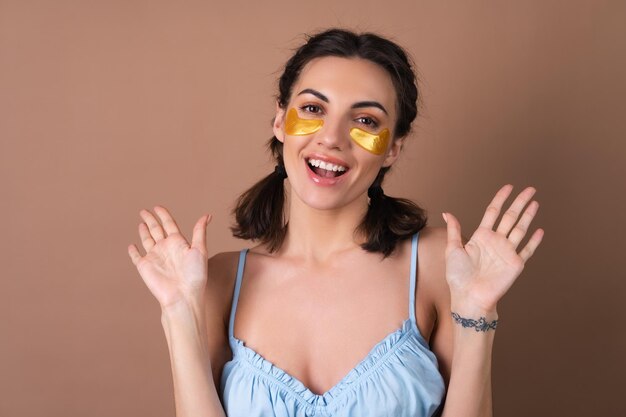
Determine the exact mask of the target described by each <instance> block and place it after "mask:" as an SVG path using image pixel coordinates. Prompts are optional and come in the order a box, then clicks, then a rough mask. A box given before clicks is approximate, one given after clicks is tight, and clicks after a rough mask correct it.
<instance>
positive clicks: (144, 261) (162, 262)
mask: <svg viewBox="0 0 626 417" xmlns="http://www.w3.org/2000/svg"><path fill="white" fill-rule="evenodd" d="M154 212H155V213H156V214H157V216H158V217H159V219H160V220H161V223H159V221H158V220H157V218H156V217H155V216H154V215H153V214H152V213H150V212H149V211H148V210H141V211H140V212H139V215H140V216H141V218H142V219H143V222H142V223H140V224H139V237H140V239H141V244H142V245H143V248H144V249H145V251H146V254H145V255H144V256H141V254H140V253H139V250H138V249H137V247H136V246H135V245H129V246H128V255H129V256H130V259H131V260H132V262H133V264H135V266H136V267H137V270H138V271H139V274H140V275H141V278H142V279H143V281H144V282H145V283H146V285H147V286H148V288H149V289H150V291H151V292H152V295H154V297H155V298H156V299H157V301H158V302H159V304H160V305H161V309H163V310H165V309H167V308H168V307H171V306H173V305H175V304H176V303H178V302H179V301H186V302H192V301H198V300H201V297H202V295H203V291H204V288H205V286H206V281H207V264H208V255H207V247H206V228H207V224H208V223H209V222H210V219H211V216H210V215H208V214H207V215H204V216H202V217H200V219H198V221H197V222H196V224H195V226H194V228H193V235H192V238H191V245H190V244H189V242H187V239H185V237H184V236H183V235H182V233H181V232H180V230H179V228H178V225H177V224H176V222H175V221H174V219H173V218H172V216H171V215H170V213H169V211H167V209H166V208H165V207H161V206H156V207H155V208H154Z"/></svg>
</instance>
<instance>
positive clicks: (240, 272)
mask: <svg viewBox="0 0 626 417" xmlns="http://www.w3.org/2000/svg"><path fill="white" fill-rule="evenodd" d="M247 253H248V249H242V250H241V252H239V264H238V266H237V278H236V279H235V291H234V293H233V303H232V305H231V307H230V320H229V324H228V337H230V338H232V337H234V335H233V332H234V330H235V311H236V310H237V302H238V301H239V291H240V290H241V280H242V278H243V268H244V266H245V264H246V254H247Z"/></svg>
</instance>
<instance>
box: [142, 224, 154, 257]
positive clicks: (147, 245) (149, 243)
mask: <svg viewBox="0 0 626 417" xmlns="http://www.w3.org/2000/svg"><path fill="white" fill-rule="evenodd" d="M139 238H140V239H141V244H142V245H143V248H144V249H145V251H146V253H148V252H150V249H152V247H153V246H154V245H155V242H154V239H152V236H151V235H150V231H149V230H148V226H147V225H146V224H145V223H143V222H142V223H139Z"/></svg>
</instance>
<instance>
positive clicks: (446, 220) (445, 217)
mask: <svg viewBox="0 0 626 417" xmlns="http://www.w3.org/2000/svg"><path fill="white" fill-rule="evenodd" d="M441 215H442V216H443V220H444V221H445V222H446V224H448V216H446V213H441Z"/></svg>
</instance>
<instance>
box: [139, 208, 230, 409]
mask: <svg viewBox="0 0 626 417" xmlns="http://www.w3.org/2000/svg"><path fill="white" fill-rule="evenodd" d="M154 210H155V212H156V213H157V215H158V217H159V219H160V220H161V222H162V224H161V223H160V222H159V221H158V220H157V219H156V217H155V216H154V215H153V214H152V213H150V212H149V211H147V210H142V211H141V212H140V215H141V217H142V218H143V220H144V222H143V223H140V225H139V235H140V238H141V242H142V245H143V247H144V249H145V251H146V254H145V255H144V256H142V255H141V254H140V253H139V250H138V249H137V247H136V246H135V245H130V246H129V247H128V254H129V256H130V258H131V260H132V262H133V264H134V265H135V266H136V267H137V270H138V272H139V274H140V275H141V278H142V279H143V280H144V282H145V284H146V286H147V287H148V288H149V289H150V291H151V292H152V294H153V295H154V297H155V298H156V299H157V301H158V302H159V304H160V306H161V323H162V325H163V329H164V332H165V337H166V339H167V344H168V347H169V353H170V361H171V366H172V376H173V379H174V396H175V402H176V415H177V416H178V417H205V416H206V417H225V412H224V410H223V408H222V405H221V402H220V399H219V395H218V393H217V389H216V381H217V379H214V377H215V375H216V373H215V372H212V370H213V368H214V367H215V366H213V367H212V365H213V360H212V358H214V357H219V352H220V351H219V350H216V349H214V347H215V346H216V345H219V343H220V340H219V337H216V335H220V334H222V335H223V333H224V332H223V331H222V330H223V315H222V314H215V312H216V311H220V304H219V303H213V302H212V301H214V300H215V299H216V298H217V297H218V294H212V295H210V294H208V293H209V292H212V291H214V289H215V285H213V284H212V281H211V280H208V261H207V250H206V227H207V223H208V222H209V217H210V216H202V217H201V218H200V219H199V220H198V221H197V222H196V225H195V226H194V229H193V236H192V241H191V244H190V243H189V242H187V240H186V239H185V238H184V236H183V235H182V234H181V233H180V230H179V228H178V226H177V225H176V222H175V221H174V219H173V218H172V217H171V215H170V214H169V212H168V211H167V209H165V208H164V207H160V206H157V207H155V208H154ZM207 313H209V314H207ZM211 352H213V354H211Z"/></svg>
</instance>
